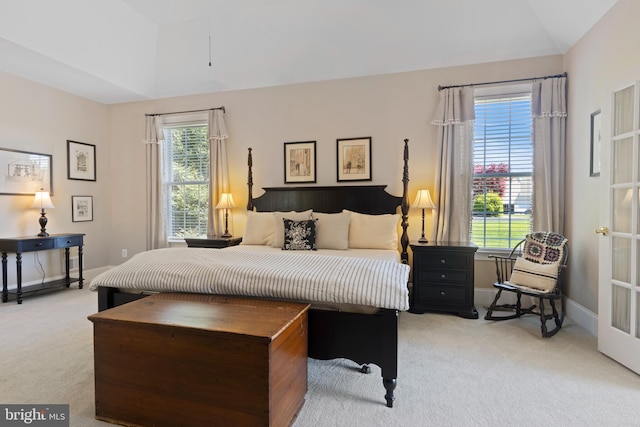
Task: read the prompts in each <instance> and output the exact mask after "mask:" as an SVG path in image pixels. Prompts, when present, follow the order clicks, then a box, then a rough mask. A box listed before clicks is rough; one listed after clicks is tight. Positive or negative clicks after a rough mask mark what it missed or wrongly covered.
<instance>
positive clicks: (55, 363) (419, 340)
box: [0, 288, 640, 427]
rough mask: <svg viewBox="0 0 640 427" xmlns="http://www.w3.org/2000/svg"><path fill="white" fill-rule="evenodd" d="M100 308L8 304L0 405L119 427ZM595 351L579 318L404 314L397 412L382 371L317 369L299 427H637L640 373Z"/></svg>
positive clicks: (56, 301)
mask: <svg viewBox="0 0 640 427" xmlns="http://www.w3.org/2000/svg"><path fill="white" fill-rule="evenodd" d="M478 309H479V310H480V311H481V316H482V315H483V314H484V310H481V308H480V307H478ZM96 311H97V295H96V294H95V293H93V292H91V291H88V290H87V289H83V290H78V289H77V288H71V289H69V290H63V291H58V292H53V293H47V294H42V295H39V296H35V297H31V298H28V299H25V301H24V303H23V304H22V305H17V304H15V302H9V303H5V304H2V305H0V346H1V347H0V349H1V353H0V355H1V357H2V359H1V360H2V362H1V365H0V366H1V367H2V368H1V370H0V403H3V404H6V403H48V404H53V403H68V404H70V413H71V425H72V426H78V427H91V426H107V425H110V424H108V423H104V422H100V421H97V420H95V419H94V417H93V415H94V406H93V405H94V401H93V400H94V390H93V342H92V339H93V336H92V324H91V322H89V321H88V320H87V316H88V315H90V314H93V313H94V312H96ZM596 346H597V340H596V338H595V337H593V336H591V335H589V334H588V333H587V332H586V331H584V330H583V329H582V328H580V327H578V326H576V325H575V324H572V323H571V321H570V320H568V321H567V322H566V326H565V327H564V328H563V329H562V331H560V332H559V333H558V335H556V336H555V337H552V338H550V339H542V338H541V337H540V330H539V324H538V321H537V319H536V318H534V317H529V318H523V319H518V320H511V321H506V322H487V321H485V320H482V319H479V320H468V319H462V318H459V317H456V316H451V315H439V314H423V315H417V314H410V313H401V314H400V343H399V365H400V366H399V375H398V387H397V389H396V395H397V400H396V402H395V406H394V408H391V409H390V408H387V407H386V406H385V404H384V398H383V396H384V388H383V387H382V379H381V377H380V370H379V369H378V368H377V367H376V366H372V368H373V369H372V372H371V373H370V374H368V375H365V374H361V373H359V372H357V368H358V366H356V365H355V364H353V363H352V362H350V361H347V360H342V359H340V360H334V361H315V360H309V378H308V392H307V395H306V401H305V404H304V406H303V407H302V410H301V411H300V413H299V414H298V416H297V418H296V420H295V421H294V426H295V427H302V426H323V427H324V426H367V427H369V426H469V425H474V426H513V425H520V426H542V425H546V426H639V425H640V376H638V375H636V374H635V373H633V372H631V371H629V370H627V369H626V368H624V367H623V366H621V365H619V364H617V363H616V362H614V361H612V360H611V359H609V358H607V357H606V356H604V355H602V354H600V353H598V351H597V349H596Z"/></svg>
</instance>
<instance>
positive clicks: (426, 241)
mask: <svg viewBox="0 0 640 427" xmlns="http://www.w3.org/2000/svg"><path fill="white" fill-rule="evenodd" d="M418 243H429V241H428V240H427V239H426V238H425V237H424V236H422V237H421V238H419V239H418Z"/></svg>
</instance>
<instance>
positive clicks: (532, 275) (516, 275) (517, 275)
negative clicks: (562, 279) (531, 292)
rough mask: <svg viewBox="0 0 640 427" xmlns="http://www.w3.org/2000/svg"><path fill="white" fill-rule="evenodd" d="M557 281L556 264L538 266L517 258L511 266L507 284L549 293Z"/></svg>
mask: <svg viewBox="0 0 640 427" xmlns="http://www.w3.org/2000/svg"><path fill="white" fill-rule="evenodd" d="M557 281H558V263H557V262H555V263H553V264H539V263H537V262H531V261H529V260H528V259H524V258H522V257H519V258H518V259H516V263H515V264H514V265H513V271H512V272H511V277H510V278H509V283H511V284H514V285H520V286H525V287H527V288H532V289H539V290H541V291H544V292H551V291H553V288H554V287H555V286H556V282H557Z"/></svg>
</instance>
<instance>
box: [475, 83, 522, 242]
mask: <svg viewBox="0 0 640 427" xmlns="http://www.w3.org/2000/svg"><path fill="white" fill-rule="evenodd" d="M475 114H476V120H475V125H474V139H473V198H472V204H473V205H472V218H471V227H470V229H471V241H472V242H474V243H476V244H477V245H478V246H479V247H482V248H511V247H513V246H514V245H515V243H517V242H518V241H520V240H521V239H523V238H524V237H525V236H526V235H527V234H528V233H530V232H531V210H532V200H533V138H532V137H533V130H532V118H531V94H530V93H518V94H511V95H500V96H482V97H476V98H475Z"/></svg>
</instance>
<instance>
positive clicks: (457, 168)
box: [431, 87, 475, 242]
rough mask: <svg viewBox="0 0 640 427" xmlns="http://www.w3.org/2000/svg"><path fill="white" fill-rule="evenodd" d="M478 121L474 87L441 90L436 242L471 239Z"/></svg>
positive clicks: (435, 193)
mask: <svg viewBox="0 0 640 427" xmlns="http://www.w3.org/2000/svg"><path fill="white" fill-rule="evenodd" d="M474 119H475V112H474V104H473V88H471V87H464V88H448V89H443V90H441V91H440V103H439V104H438V110H437V112H436V116H435V118H434V119H433V121H432V122H431V124H434V125H436V126H438V152H437V158H436V177H435V188H434V191H433V194H434V199H433V201H434V203H435V205H436V211H435V213H434V226H433V230H432V233H431V240H432V241H437V242H440V241H460V242H465V241H468V240H469V226H470V221H471V194H472V178H473V168H472V155H473V121H474Z"/></svg>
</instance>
